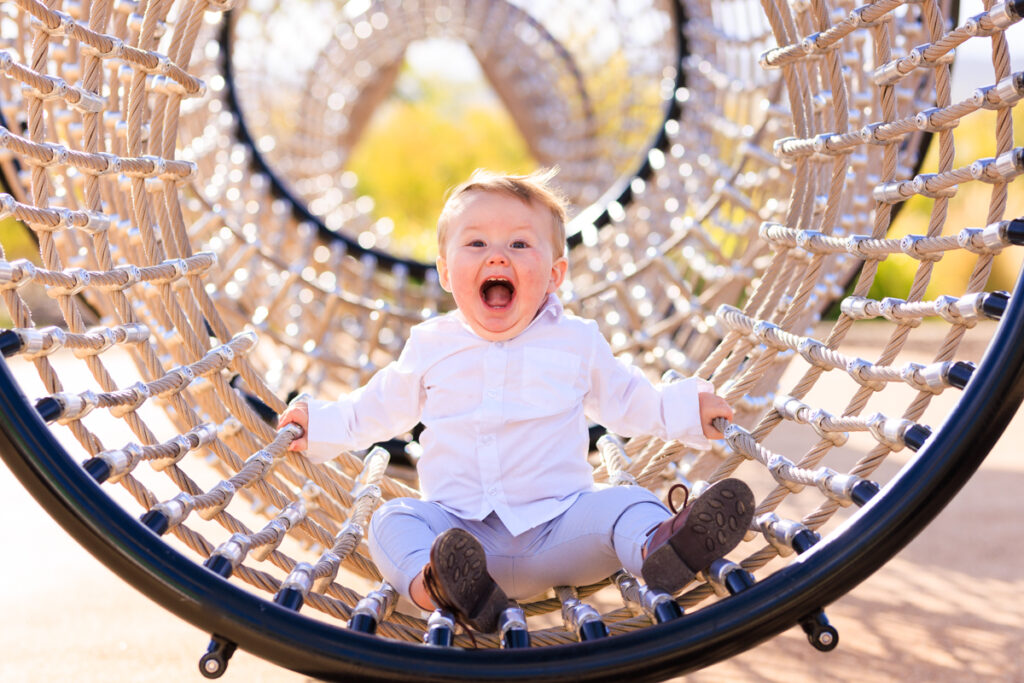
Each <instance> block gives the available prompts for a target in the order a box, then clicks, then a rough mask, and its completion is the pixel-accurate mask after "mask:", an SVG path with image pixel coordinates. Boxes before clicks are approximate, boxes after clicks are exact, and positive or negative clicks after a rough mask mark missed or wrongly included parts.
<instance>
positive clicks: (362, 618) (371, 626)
mask: <svg viewBox="0 0 1024 683" xmlns="http://www.w3.org/2000/svg"><path fill="white" fill-rule="evenodd" d="M348 627H349V630H352V631H358V632H359V633H368V634H370V635H373V634H375V633H376V632H377V620H376V619H374V618H373V617H371V616H370V615H369V614H353V615H352V618H351V619H349V622H348Z"/></svg>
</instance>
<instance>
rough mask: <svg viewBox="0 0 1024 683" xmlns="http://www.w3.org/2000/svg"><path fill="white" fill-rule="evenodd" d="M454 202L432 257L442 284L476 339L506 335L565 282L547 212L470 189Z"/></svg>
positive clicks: (516, 331) (515, 331) (522, 326)
mask: <svg viewBox="0 0 1024 683" xmlns="http://www.w3.org/2000/svg"><path fill="white" fill-rule="evenodd" d="M455 201H457V202H458V204H457V205H455V207H454V210H453V211H452V212H451V215H450V220H449V223H448V233H447V239H446V245H445V248H444V251H443V253H442V254H441V255H440V256H439V257H438V259H437V272H438V275H439V276H440V280H441V286H442V287H444V288H445V290H447V291H449V292H451V293H452V295H453V296H454V297H455V304H456V305H457V306H458V307H459V310H460V311H461V312H462V315H463V316H464V317H465V319H466V321H467V322H468V323H469V326H470V328H472V330H473V331H474V332H476V333H477V334H478V335H479V336H480V337H483V338H484V339H488V340H490V341H504V340H506V339H511V338H513V337H515V336H516V335H518V334H519V333H520V332H522V331H523V330H525V329H526V327H527V325H529V324H530V321H531V320H533V318H534V316H536V315H537V312H538V311H539V310H540V307H541V305H542V304H543V303H544V301H545V299H546V298H547V295H548V294H550V293H551V292H554V291H555V290H556V289H558V287H559V286H560V285H561V284H562V280H563V279H565V271H566V268H567V265H568V264H567V263H566V260H565V258H563V257H559V258H555V256H554V253H553V252H554V247H553V245H552V232H553V227H554V226H553V219H552V216H551V212H550V211H548V210H547V209H546V208H545V207H543V206H541V205H539V204H536V203H533V202H531V203H530V204H527V203H525V202H523V201H522V200H521V199H519V198H517V197H514V196H510V195H505V194H503V193H500V192H485V191H479V190H476V191H470V192H467V193H465V194H463V195H461V196H460V197H458V198H457V200H455Z"/></svg>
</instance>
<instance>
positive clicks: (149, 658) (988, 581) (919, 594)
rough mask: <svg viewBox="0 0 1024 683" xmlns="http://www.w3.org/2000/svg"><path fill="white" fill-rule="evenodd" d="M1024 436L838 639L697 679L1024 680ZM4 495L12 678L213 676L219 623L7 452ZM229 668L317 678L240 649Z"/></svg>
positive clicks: (848, 602) (860, 598)
mask: <svg viewBox="0 0 1024 683" xmlns="http://www.w3.org/2000/svg"><path fill="white" fill-rule="evenodd" d="M883 393H884V392H883ZM1021 443H1024V415H1019V416H1018V417H1017V418H1016V420H1015V421H1014V422H1013V423H1012V424H1011V426H1010V428H1009V431H1008V433H1007V434H1006V435H1004V437H1003V439H1002V440H1001V442H1000V444H999V445H998V446H997V448H996V449H995V450H994V452H993V453H992V454H991V455H990V457H989V458H988V460H987V461H986V463H985V465H984V466H983V467H982V469H981V470H980V472H979V473H978V474H977V475H976V476H975V477H973V478H972V479H971V481H970V482H969V483H968V485H967V487H966V488H965V489H964V490H963V492H962V493H961V494H960V495H959V496H958V497H957V498H955V499H954V500H953V501H952V502H951V503H950V505H949V507H948V508H947V509H946V510H945V511H944V512H943V513H942V515H941V516H940V517H939V518H938V519H937V520H936V521H935V522H934V523H933V524H932V525H930V526H929V527H928V528H927V529H926V530H925V532H924V533H923V534H922V535H921V536H919V537H918V538H917V539H916V540H915V541H914V542H913V543H912V544H911V545H910V546H909V547H907V548H906V549H905V550H904V551H903V552H902V553H901V554H900V555H899V556H897V557H896V558H895V559H894V560H893V561H892V562H890V563H889V564H888V565H886V566H885V567H884V568H882V569H881V570H880V571H879V572H877V573H876V574H875V575H873V576H872V577H871V578H869V579H868V580H867V581H865V582H864V583H863V584H861V585H860V586H859V587H857V588H856V589H855V590H854V591H853V592H852V593H850V594H848V595H847V596H846V597H844V598H843V599H841V600H840V601H838V602H837V603H835V604H833V605H831V606H830V607H829V608H828V610H827V611H828V615H829V617H830V619H831V620H832V623H833V624H835V625H836V626H837V628H838V629H839V631H840V638H841V642H840V645H839V647H838V649H837V650H835V651H834V652H832V653H828V654H823V653H819V652H817V651H815V650H814V649H813V648H811V647H810V645H808V644H807V642H806V639H805V637H804V635H803V633H802V632H801V631H800V630H799V629H798V628H794V629H792V630H790V631H789V632H787V633H785V634H783V635H781V636H779V637H777V638H775V639H773V640H771V641H769V642H767V643H764V644H762V645H761V646H759V647H757V648H755V649H754V650H752V651H750V652H747V653H746V654H744V655H741V656H739V657H736V658H734V659H732V660H729V661H727V662H724V663H722V664H719V665H717V666H714V667H712V668H710V669H706V670H704V671H702V672H700V673H698V674H695V675H692V676H689V677H687V678H686V680H687V681H701V682H709V683H710V682H716V683H717V682H720V681H779V682H785V683H798V682H802V681H851V682H852V681H858V682H863V681H868V682H870V681H895V680H901V679H903V680H908V681H936V682H943V681H949V682H950V683H953V682H956V683H960V682H961V681H1024V599H1022V597H1021V596H1022V595H1024V576H1022V575H1021V573H1020V571H1019V567H1020V566H1021V563H1022V562H1024V527H1022V526H1021V523H1020V521H1019V520H1020V519H1021V516H1022V512H1024V504H1022V503H1021V491H1024V457H1022V454H1021V451H1020V444H1021ZM0 501H3V512H4V518H5V524H4V525H3V533H2V537H3V539H4V547H5V549H6V553H5V555H6V557H5V562H4V564H3V568H2V569H0V609H2V610H3V614H4V616H3V618H2V619H0V652H2V655H0V681H3V682H4V683H6V682H8V681H10V682H21V681H28V682H35V681H76V682H80V683H89V682H91V681H140V682H141V681H168V680H179V681H181V680H184V681H188V680H193V681H199V680H205V679H203V678H202V677H201V676H200V675H199V673H198V671H197V670H196V663H197V661H198V658H199V656H200V655H201V654H202V653H203V652H204V651H205V647H206V643H207V641H208V636H207V635H206V634H204V633H201V632H199V631H198V630H196V629H194V628H193V627H191V626H190V625H188V624H186V623H184V622H182V621H180V620H179V619H177V618H176V617H174V616H173V615H171V614H170V613H168V612H166V611H164V610H163V609H162V608H160V607H158V606H156V605H155V604H154V603H152V602H150V601H149V600H148V599H146V598H144V597H143V596H142V595H141V594H139V593H137V592H136V591H135V590H134V589H133V588H132V587H131V586H129V585H127V584H126V583H124V582H123V581H121V580H120V579H119V578H118V577H117V576H115V575H114V574H112V573H111V572H110V571H109V570H107V569H106V568H105V567H104V566H103V565H101V564H100V563H99V562H98V561H97V560H95V559H94V558H92V556H90V555H89V554H88V553H86V552H85V551H84V550H82V549H81V548H80V547H79V546H78V545H77V544H76V543H75V542H74V541H73V540H72V539H71V538H70V537H69V536H68V535H67V534H66V533H65V532H64V531H63V530H62V529H61V528H60V527H59V526H57V525H56V524H55V523H54V522H53V521H52V520H50V518H49V517H47V516H46V515H45V513H43V512H42V510H41V509H40V508H39V507H38V506H37V505H36V503H35V501H34V500H33V499H32V498H31V497H30V496H29V495H28V494H27V493H26V492H25V491H24V489H22V488H21V487H20V485H19V484H18V483H17V481H15V480H14V478H13V476H11V474H10V472H9V471H8V470H7V469H6V468H4V467H3V465H2V464H0ZM221 680H223V681H226V682H230V681H245V682H246V683H258V682H260V681H275V682H276V681H281V682H285V683H287V682H290V681H303V680H306V679H305V678H304V677H303V676H299V675H297V674H294V673H292V672H289V671H285V670H282V669H280V668H277V667H276V666H274V665H272V664H269V663H266V662H264V661H262V660H260V659H258V658H255V657H253V656H251V655H248V654H246V653H244V652H239V653H237V654H236V655H235V657H234V659H233V660H232V661H231V665H230V667H229V669H228V672H227V674H226V675H225V676H224V677H223V678H222V679H221Z"/></svg>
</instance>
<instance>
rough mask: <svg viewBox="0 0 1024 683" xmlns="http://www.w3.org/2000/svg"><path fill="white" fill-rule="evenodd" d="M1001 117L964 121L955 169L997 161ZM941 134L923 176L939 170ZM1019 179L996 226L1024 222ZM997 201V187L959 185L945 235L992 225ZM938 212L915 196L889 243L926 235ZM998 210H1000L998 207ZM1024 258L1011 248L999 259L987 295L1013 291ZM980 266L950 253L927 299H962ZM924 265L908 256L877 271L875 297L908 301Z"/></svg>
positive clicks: (1019, 130)
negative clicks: (1002, 222)
mask: <svg viewBox="0 0 1024 683" xmlns="http://www.w3.org/2000/svg"><path fill="white" fill-rule="evenodd" d="M1012 119H1013V129H1014V135H1013V137H1014V143H1013V144H1014V145H1015V146H1020V145H1021V144H1022V143H1024V110H1022V108H1020V107H1018V108H1017V109H1015V110H1014V111H1013V114H1012ZM996 126H997V113H996V112H994V111H987V110H982V111H978V112H976V113H974V114H971V115H970V116H967V117H965V118H964V119H962V120H961V122H960V125H959V126H958V127H957V128H956V129H954V131H953V140H954V145H955V149H956V153H955V155H954V161H953V168H961V167H964V166H968V165H970V164H971V163H972V162H973V161H975V160H977V159H980V158H986V157H994V156H995V155H996V150H997V145H996ZM938 143H939V140H938V134H936V135H935V136H933V139H932V143H931V146H930V148H929V150H928V154H927V155H926V156H925V161H924V164H923V166H922V168H921V172H922V173H935V172H936V171H937V170H938V168H937V165H938V161H937V160H938V151H939V144H938ZM1020 182H1021V181H1020V179H1019V178H1018V179H1016V180H1014V181H1012V182H1011V183H1010V184H1009V186H1008V192H1007V193H1006V197H1005V208H1004V210H1003V211H1002V212H1001V213H999V215H997V216H996V219H997V220H1005V219H1010V218H1020V217H1024V196H1022V194H1021V192H1020ZM992 200H993V186H992V185H989V184H986V183H983V182H981V181H972V182H967V183H963V184H961V185H960V187H959V189H958V191H957V193H956V195H955V196H954V197H952V198H951V199H950V200H949V203H948V207H947V212H946V217H945V222H944V224H943V226H942V234H944V235H955V234H957V233H958V232H960V230H962V229H963V228H983V227H985V226H986V225H987V224H988V222H989V219H990V217H989V210H990V206H991V205H992ZM934 207H935V200H932V199H927V198H925V197H920V196H915V197H913V198H912V199H910V200H909V201H907V202H906V203H905V205H904V206H903V207H902V209H901V210H900V212H899V214H898V215H897V216H896V219H895V220H894V221H893V226H892V229H891V230H890V234H889V236H890V237H903V236H904V235H908V234H914V235H923V234H925V233H926V231H927V230H928V226H929V223H930V221H931V219H932V213H933V210H934ZM997 207H998V205H997ZM1022 260H1024V254H1022V252H1021V250H1020V249H1019V248H1010V249H1007V250H1005V251H1004V252H1003V253H1002V254H1000V255H999V256H997V257H996V258H995V261H994V263H993V264H992V267H991V275H990V277H989V278H988V282H987V284H986V286H985V289H988V290H993V289H1011V288H1012V287H1013V283H1014V282H1015V281H1016V279H1017V275H1018V273H1019V272H1020V270H1021V265H1022ZM977 264H978V257H977V256H976V255H974V254H971V253H970V252H966V251H963V250H956V251H952V252H947V253H946V254H945V255H944V256H943V258H942V260H940V261H938V262H937V263H936V264H935V265H934V270H933V272H932V273H931V279H930V281H929V285H928V289H927V291H926V292H925V296H924V298H925V299H933V298H935V297H936V296H939V295H941V294H949V295H952V296H958V295H960V294H963V292H964V289H965V287H966V285H967V282H968V280H969V278H970V276H971V272H972V271H973V270H974V269H975V267H976V266H977ZM919 266H920V262H919V261H916V260H914V259H912V258H910V257H906V256H890V257H889V258H888V259H886V260H885V261H883V262H882V263H881V264H880V265H879V268H878V276H877V277H876V279H875V282H874V285H873V286H872V289H871V293H870V296H871V297H873V298H880V297H885V296H892V297H897V298H901V299H902V298H906V296H907V293H908V292H909V291H910V287H911V284H912V282H913V279H914V274H915V272H916V271H917V270H918V268H919Z"/></svg>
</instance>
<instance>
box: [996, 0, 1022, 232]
mask: <svg viewBox="0 0 1024 683" xmlns="http://www.w3.org/2000/svg"><path fill="white" fill-rule="evenodd" d="M1020 4H1022V5H1024V1H1022V2H1020ZM1005 225H1006V227H1005V228H1003V227H1002V226H1000V232H1002V231H1004V230H1005V235H1006V241H1007V242H1009V243H1010V244H1013V245H1016V246H1018V247H1021V246H1024V218H1014V219H1013V220H1010V221H1007V222H1006V224H1005Z"/></svg>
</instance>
